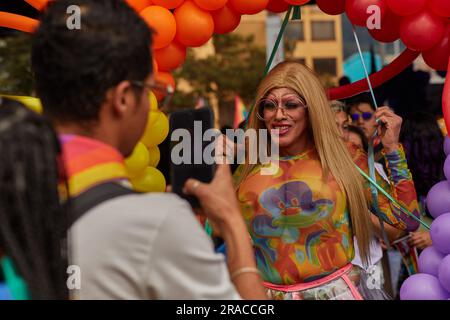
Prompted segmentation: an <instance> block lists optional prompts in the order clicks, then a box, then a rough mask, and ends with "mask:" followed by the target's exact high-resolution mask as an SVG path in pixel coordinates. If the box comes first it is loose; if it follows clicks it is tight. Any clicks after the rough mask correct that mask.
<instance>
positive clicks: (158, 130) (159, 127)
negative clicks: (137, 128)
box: [141, 111, 169, 148]
mask: <svg viewBox="0 0 450 320" xmlns="http://www.w3.org/2000/svg"><path fill="white" fill-rule="evenodd" d="M168 134H169V119H168V118H167V116H166V115H165V114H164V113H162V112H161V111H159V112H158V115H157V119H156V121H155V123H154V124H153V125H149V123H147V127H146V128H145V132H144V135H143V136H142V138H141V141H142V142H143V143H144V144H145V145H146V146H147V147H149V148H150V147H154V146H157V145H159V144H161V142H163V141H164V139H166V137H167V135H168Z"/></svg>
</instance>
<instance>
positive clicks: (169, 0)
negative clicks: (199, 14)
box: [152, 0, 184, 9]
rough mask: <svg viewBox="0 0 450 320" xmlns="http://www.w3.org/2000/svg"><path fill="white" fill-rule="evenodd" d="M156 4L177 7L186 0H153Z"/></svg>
mask: <svg viewBox="0 0 450 320" xmlns="http://www.w3.org/2000/svg"><path fill="white" fill-rule="evenodd" d="M152 1H153V2H154V3H155V4H156V5H158V6H161V7H164V8H167V9H175V8H178V7H179V6H181V5H182V4H183V2H184V0H152Z"/></svg>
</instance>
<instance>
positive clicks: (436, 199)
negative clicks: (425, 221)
mask: <svg viewBox="0 0 450 320" xmlns="http://www.w3.org/2000/svg"><path fill="white" fill-rule="evenodd" d="M427 208H428V211H430V214H431V215H432V216H433V217H434V218H437V217H439V216H440V215H441V214H443V213H446V212H450V183H449V182H448V181H441V182H438V183H436V184H435V185H434V186H433V188H431V189H430V191H429V192H428V195H427Z"/></svg>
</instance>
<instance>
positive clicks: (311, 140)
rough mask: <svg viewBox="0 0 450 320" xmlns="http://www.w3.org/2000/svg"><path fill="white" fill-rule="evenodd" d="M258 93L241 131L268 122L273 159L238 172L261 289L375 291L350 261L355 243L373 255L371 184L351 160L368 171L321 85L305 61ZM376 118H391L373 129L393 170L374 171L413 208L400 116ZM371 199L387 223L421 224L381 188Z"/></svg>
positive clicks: (293, 294)
mask: <svg viewBox="0 0 450 320" xmlns="http://www.w3.org/2000/svg"><path fill="white" fill-rule="evenodd" d="M255 101H256V103H255V106H254V108H253V109H252V111H251V112H250V115H249V123H248V126H247V130H250V129H253V130H259V129H268V130H269V132H271V133H270V134H271V135H274V136H275V135H276V137H277V138H278V142H279V156H277V160H278V161H277V162H276V163H275V162H273V163H272V165H274V167H275V172H274V174H273V175H267V174H266V175H265V174H263V173H262V169H263V168H264V167H265V166H266V165H263V164H261V163H257V164H251V163H245V164H243V165H241V166H240V167H239V168H238V170H237V171H236V173H235V179H236V189H237V194H238V199H239V202H240V204H241V211H242V214H243V216H244V219H245V221H246V223H247V228H248V231H249V234H250V236H251V238H252V240H253V245H254V250H255V257H256V260H257V266H258V268H259V270H260V272H261V274H262V277H263V280H264V285H265V287H266V289H267V294H268V296H269V297H270V298H272V299H296V300H318V299H376V297H378V296H379V294H378V293H379V291H380V290H381V288H375V287H372V288H371V289H370V288H367V286H368V285H369V284H368V283H366V282H364V281H360V276H359V275H360V269H359V267H358V266H354V265H352V263H351V261H352V259H353V257H354V255H355V245H356V244H357V245H358V247H359V250H360V254H361V259H362V260H363V261H364V262H367V261H368V260H369V256H370V241H371V238H372V232H371V229H372V228H371V217H370V211H369V209H372V208H371V204H372V199H371V193H370V191H369V190H370V186H369V184H368V182H367V181H366V180H364V179H363V177H362V176H361V174H360V173H359V172H358V170H357V168H356V166H359V167H360V168H361V169H362V170H364V171H365V172H366V173H367V172H368V161H367V155H366V153H365V152H364V151H363V150H361V149H358V148H357V147H355V146H354V145H351V144H346V143H345V142H344V139H342V135H341V134H340V132H339V130H338V127H337V126H336V125H335V117H334V114H333V112H332V110H331V108H330V104H329V101H328V99H327V96H326V92H325V89H324V87H323V85H322V84H321V82H320V80H319V79H318V77H317V76H316V75H315V74H314V73H313V72H312V71H311V70H309V69H308V68H307V67H305V66H304V65H302V64H299V63H296V62H284V63H281V64H279V65H277V66H276V67H275V68H274V69H272V71H271V72H270V73H269V74H268V76H267V77H266V78H265V79H264V80H263V81H262V83H261V84H260V86H259V88H258V91H257V96H256V99H255ZM379 117H380V119H382V121H385V122H386V123H388V125H386V127H385V130H380V134H381V139H382V140H383V142H385V143H386V146H389V148H387V149H386V150H385V151H386V159H387V162H388V168H389V170H390V171H389V173H390V174H392V175H393V176H395V177H396V178H395V180H394V183H393V184H392V185H390V184H388V183H387V182H386V181H384V180H383V178H381V177H380V176H379V175H377V182H378V184H379V185H381V186H382V187H383V188H384V189H385V190H387V192H389V193H390V194H391V195H392V196H393V197H394V198H395V199H397V201H399V202H400V203H402V204H403V205H404V206H405V207H407V208H408V210H409V211H411V212H413V213H414V215H415V216H416V217H418V216H419V211H418V205H417V201H416V194H415V189H414V183H413V181H412V178H411V174H410V172H409V170H408V169H407V166H406V159H405V157H404V152H403V150H402V148H401V146H400V145H399V143H398V134H399V131H400V130H399V125H400V123H401V121H399V119H398V118H397V117H396V116H395V115H392V114H391V113H389V111H388V110H387V109H383V108H381V109H380V111H379ZM269 141H270V139H269ZM268 149H270V148H268ZM249 151H250V152H251V151H252V150H247V156H248V157H247V158H246V159H249V158H250V157H251V155H250V154H248V152H249ZM259 151H260V150H258V154H259ZM376 201H377V202H378V205H379V207H380V210H381V212H382V218H383V219H384V221H386V222H387V223H388V224H390V225H392V226H394V227H395V228H397V229H405V230H415V229H417V227H418V223H417V222H416V221H415V220H414V219H412V218H410V217H409V216H408V215H406V214H405V213H403V212H402V211H401V210H399V209H398V208H397V207H396V206H395V205H393V204H392V203H390V202H389V200H388V199H387V198H386V197H384V196H383V195H381V194H380V195H379V196H378V198H377V199H376ZM353 236H355V238H356V241H355V242H354V241H353Z"/></svg>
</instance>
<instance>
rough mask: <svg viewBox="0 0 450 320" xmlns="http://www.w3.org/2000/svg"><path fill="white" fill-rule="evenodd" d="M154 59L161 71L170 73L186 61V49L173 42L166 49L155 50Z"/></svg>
mask: <svg viewBox="0 0 450 320" xmlns="http://www.w3.org/2000/svg"><path fill="white" fill-rule="evenodd" d="M155 59H156V61H157V63H158V66H159V69H160V70H161V71H171V70H173V69H176V68H178V67H179V66H181V65H182V64H183V62H184V60H186V47H184V46H182V45H181V44H178V43H177V42H176V41H173V42H172V43H171V44H169V45H168V46H167V47H164V48H162V49H159V50H155Z"/></svg>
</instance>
